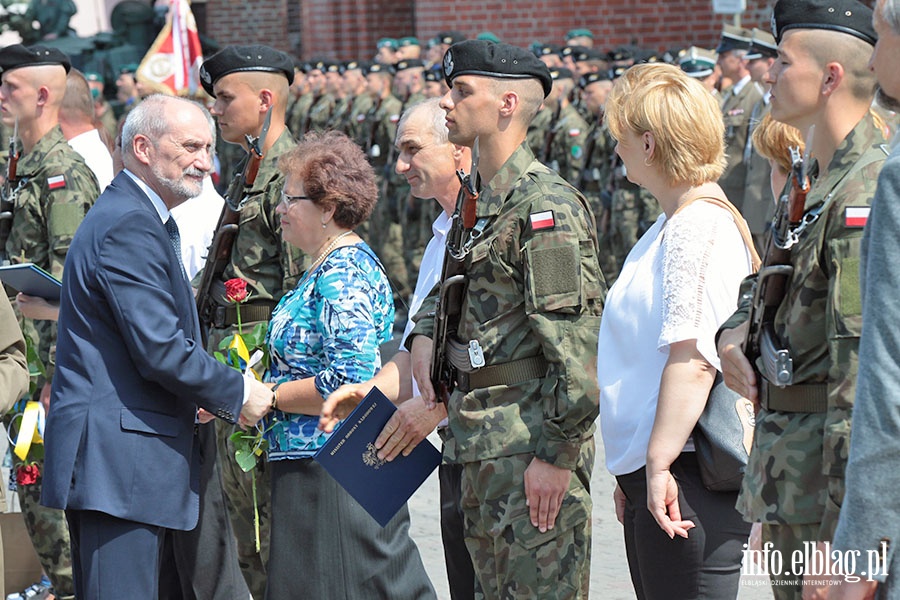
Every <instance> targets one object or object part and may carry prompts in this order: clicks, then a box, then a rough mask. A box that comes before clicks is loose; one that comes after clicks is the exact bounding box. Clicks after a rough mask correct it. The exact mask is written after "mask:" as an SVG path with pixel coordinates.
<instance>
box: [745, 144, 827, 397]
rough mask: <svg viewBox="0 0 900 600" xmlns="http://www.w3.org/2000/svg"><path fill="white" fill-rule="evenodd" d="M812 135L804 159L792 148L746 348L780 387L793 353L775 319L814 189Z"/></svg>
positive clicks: (790, 374)
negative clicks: (785, 188) (810, 173)
mask: <svg viewBox="0 0 900 600" xmlns="http://www.w3.org/2000/svg"><path fill="white" fill-rule="evenodd" d="M812 134H813V130H812V128H811V129H810V132H809V134H808V136H807V140H806V153H805V154H804V155H803V156H801V154H800V148H799V147H796V146H794V147H791V148H790V153H791V186H790V190H789V191H788V193H786V194H783V195H782V196H781V198H779V200H778V205H777V207H776V209H775V215H774V217H773V218H772V230H771V236H770V237H769V243H768V246H767V248H766V254H765V258H764V259H763V264H762V268H760V270H759V274H758V275H757V277H756V281H755V283H754V287H753V300H752V303H751V305H750V318H749V330H748V332H747V339H746V340H745V342H744V348H743V350H744V354H745V355H746V356H747V359H748V360H749V361H750V363H751V364H753V365H756V359H757V358H760V357H761V358H762V367H763V373H762V374H763V375H764V376H765V378H766V379H767V380H768V381H769V382H770V383H772V384H775V385H777V386H779V387H784V386H787V385H790V384H791V383H792V382H793V376H794V374H793V361H792V359H791V356H790V352H789V351H788V350H787V349H785V348H784V346H783V344H781V343H780V342H779V340H778V337H777V335H776V334H775V327H774V320H775V313H776V311H777V310H778V307H779V306H780V305H781V302H782V301H783V300H784V297H785V294H786V293H787V284H788V281H789V279H790V277H791V275H792V274H793V271H794V268H793V267H792V266H791V250H792V248H793V246H794V244H795V243H796V242H797V236H798V228H799V227H800V225H801V221H802V220H803V213H804V211H805V207H806V196H807V194H808V193H809V188H810V181H809V176H808V173H807V170H808V165H809V153H810V148H811V145H812Z"/></svg>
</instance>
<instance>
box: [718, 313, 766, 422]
mask: <svg viewBox="0 0 900 600" xmlns="http://www.w3.org/2000/svg"><path fill="white" fill-rule="evenodd" d="M749 327H750V324H749V323H747V322H744V323H742V324H740V325H739V326H737V327H735V328H734V329H726V330H725V331H723V332H722V335H720V336H719V345H718V346H717V350H718V352H719V360H721V361H722V375H723V376H724V378H725V385H727V386H728V387H729V388H731V389H732V390H734V391H735V392H737V393H738V394H740V395H741V396H743V397H744V398H747V399H748V400H750V401H751V402H753V404H754V405H757V406H758V405H759V394H758V392H757V388H756V373H755V372H754V371H753V365H751V364H750V361H749V360H747V357H746V356H744V350H743V349H742V345H743V343H744V340H745V339H746V337H747V329H749Z"/></svg>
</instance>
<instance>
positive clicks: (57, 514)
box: [16, 461, 75, 600]
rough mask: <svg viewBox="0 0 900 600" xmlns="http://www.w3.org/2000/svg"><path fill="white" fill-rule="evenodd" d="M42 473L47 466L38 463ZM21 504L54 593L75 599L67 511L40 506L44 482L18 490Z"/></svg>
mask: <svg viewBox="0 0 900 600" xmlns="http://www.w3.org/2000/svg"><path fill="white" fill-rule="evenodd" d="M38 465H39V469H40V471H41V472H42V473H43V471H44V462H43V461H38ZM16 491H17V493H18V495H19V504H20V505H21V506H22V514H23V516H24V517H25V528H26V529H27V530H28V536H29V537H30V538H31V543H32V545H33V546H34V549H35V551H36V552H37V555H38V558H39V559H40V561H41V566H42V567H43V568H44V572H45V573H46V574H47V576H48V577H49V578H50V581H51V582H52V583H53V590H54V593H55V594H56V597H57V598H58V599H60V600H70V599H73V598H75V584H74V582H73V581H72V554H71V547H70V545H69V526H68V524H67V523H66V513H65V512H64V511H61V510H58V509H55V508H47V507H46V506H41V479H40V478H38V480H37V481H36V482H35V483H33V484H30V485H19V486H17V488H16Z"/></svg>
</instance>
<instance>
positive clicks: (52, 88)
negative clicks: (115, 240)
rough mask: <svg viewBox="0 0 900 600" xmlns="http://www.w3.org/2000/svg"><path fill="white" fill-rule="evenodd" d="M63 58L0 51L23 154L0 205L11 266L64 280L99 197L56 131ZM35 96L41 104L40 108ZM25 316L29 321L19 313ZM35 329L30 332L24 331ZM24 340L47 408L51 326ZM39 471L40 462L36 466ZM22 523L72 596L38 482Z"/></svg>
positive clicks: (61, 528)
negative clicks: (36, 359) (5, 209)
mask: <svg viewBox="0 0 900 600" xmlns="http://www.w3.org/2000/svg"><path fill="white" fill-rule="evenodd" d="M69 68H70V64H69V60H68V58H67V57H66V56H65V55H64V54H62V53H61V52H60V51H58V50H54V49H49V48H46V47H44V46H32V47H31V48H27V49H26V48H25V47H23V46H21V45H19V44H16V45H13V46H8V47H6V48H4V49H3V50H0V69H2V73H3V75H2V82H3V83H2V86H0V102H2V104H3V109H4V110H3V113H2V119H3V124H4V125H5V126H6V127H8V128H12V127H13V126H14V125H15V123H16V121H17V120H18V129H19V138H20V140H21V142H22V155H21V158H20V159H19V162H18V170H17V174H16V175H17V182H16V183H15V184H14V185H12V186H10V187H9V188H8V189H9V193H10V196H8V197H7V198H6V199H7V200H8V201H11V202H12V204H13V210H12V212H13V219H12V228H11V230H10V233H9V238H8V239H6V240H2V242H3V243H4V245H5V257H6V258H8V259H9V260H11V261H12V262H16V263H18V262H32V263H34V264H36V265H38V266H39V267H41V268H42V269H44V270H46V271H48V272H49V273H51V274H52V275H53V276H54V277H57V278H59V279H61V278H62V272H63V264H64V262H65V258H66V252H67V251H68V249H69V245H70V244H71V242H72V237H73V236H74V235H75V230H76V229H77V227H78V225H79V224H80V223H81V221H82V219H84V215H85V214H86V213H87V211H88V209H89V208H90V207H91V205H92V204H93V203H94V201H95V200H96V199H97V196H99V195H100V189H99V187H98V185H97V179H96V178H95V177H94V174H93V172H92V171H91V170H90V169H89V168H88V166H87V165H86V164H85V162H84V160H83V159H82V158H81V156H79V155H78V154H77V153H76V152H75V151H74V150H72V148H71V147H70V146H69V145H68V144H67V143H66V139H65V137H63V134H62V130H61V129H60V128H59V120H58V114H59V108H60V106H61V104H62V100H63V97H64V94H65V90H66V73H68V71H69ZM39 95H41V96H43V97H44V98H45V100H44V102H43V103H42V105H41V106H40V108H39V107H38V106H37V105H36V104H35V102H36V101H37V98H38V97H39ZM24 316H26V317H27V316H29V315H24ZM32 323H33V327H34V329H33V331H29V330H30V329H31V327H30V325H31V324H32ZM25 326H26V335H27V334H32V333H33V334H34V335H36V336H37V339H36V340H35V341H36V342H37V346H38V351H39V355H40V358H41V360H42V361H43V362H44V364H45V365H47V367H48V368H47V376H46V379H42V380H39V382H38V390H40V394H39V398H35V399H40V401H41V402H43V403H44V406H45V408H46V407H47V406H48V403H49V399H50V381H51V380H52V378H53V364H54V363H53V360H52V358H53V356H52V354H53V352H54V350H55V348H54V346H55V344H56V324H55V323H54V322H52V321H46V320H40V321H37V320H36V321H33V322H32V321H31V320H30V319H26V321H25ZM38 464H39V468H40V470H41V471H43V461H38ZM18 493H19V501H20V503H21V505H22V511H23V513H25V524H26V526H27V528H28V533H29V535H30V536H31V540H32V543H33V544H34V547H35V550H36V551H37V553H38V557H39V558H40V559H41V564H42V565H43V567H44V570H45V571H46V573H47V575H48V576H49V577H50V580H51V581H52V582H53V587H54V590H55V593H56V595H57V597H58V598H72V597H73V595H74V593H75V591H74V586H73V583H72V559H71V555H70V552H69V531H68V526H67V525H66V519H65V514H64V513H63V511H61V510H54V509H48V508H44V507H42V506H40V495H41V480H40V479H38V481H37V482H35V483H34V484H30V485H20V486H18Z"/></svg>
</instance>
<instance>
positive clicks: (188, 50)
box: [136, 0, 203, 96]
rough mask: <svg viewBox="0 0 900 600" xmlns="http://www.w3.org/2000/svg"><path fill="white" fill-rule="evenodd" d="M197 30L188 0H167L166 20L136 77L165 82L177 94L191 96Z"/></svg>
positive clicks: (198, 56)
mask: <svg viewBox="0 0 900 600" xmlns="http://www.w3.org/2000/svg"><path fill="white" fill-rule="evenodd" d="M202 63H203V52H202V51H201V50H200V34H198V33H197V22H196V21H195V20H194V14H193V13H192V12H191V7H190V5H189V4H188V0H171V1H170V4H169V15H168V16H167V17H166V24H165V26H164V27H163V28H162V31H160V32H159V35H158V36H157V37H156V40H155V41H154V42H153V45H152V46H150V50H148V51H147V54H146V55H145V56H144V60H142V61H141V64H140V66H139V67H138V70H137V73H136V76H137V78H138V79H139V80H140V79H143V80H146V81H149V82H150V83H153V84H156V85H159V86H165V87H166V88H168V89H169V90H170V91H171V93H173V94H176V95H179V96H193V95H195V94H196V93H197V90H198V88H199V87H200V86H199V73H200V65H201V64H202Z"/></svg>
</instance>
